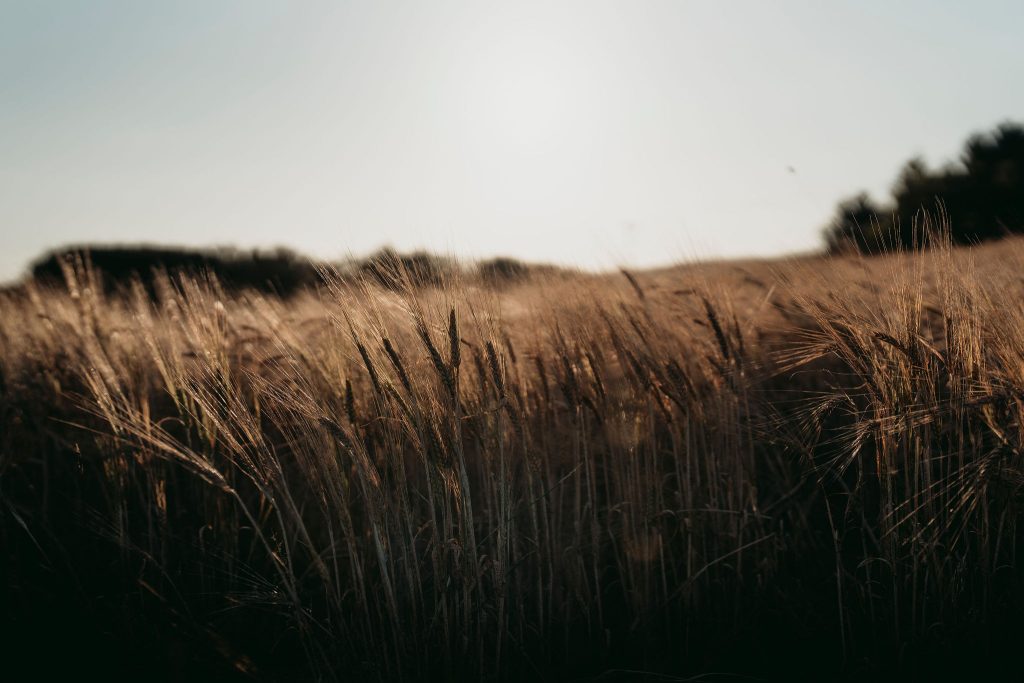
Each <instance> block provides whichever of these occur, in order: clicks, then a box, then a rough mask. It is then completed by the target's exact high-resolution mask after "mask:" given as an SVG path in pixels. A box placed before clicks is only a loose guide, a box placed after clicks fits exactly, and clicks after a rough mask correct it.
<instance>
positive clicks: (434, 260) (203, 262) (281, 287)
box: [30, 245, 554, 297]
mask: <svg viewBox="0 0 1024 683" xmlns="http://www.w3.org/2000/svg"><path fill="white" fill-rule="evenodd" d="M76 259H80V260H82V261H83V263H87V264H88V267H89V268H91V269H92V270H93V271H94V272H95V273H96V274H97V275H98V276H99V278H100V281H101V282H102V286H103V288H104V289H105V290H106V291H107V292H114V291H116V290H118V289H120V288H123V287H124V286H125V285H127V283H129V282H130V281H132V280H138V281H140V282H141V283H142V285H143V287H144V288H145V289H146V291H147V292H149V294H150V295H151V296H154V295H155V282H156V278H157V274H158V273H160V272H166V273H169V274H171V275H179V274H187V275H192V276H199V277H205V276H212V277H214V278H216V280H217V281H218V283H219V284H220V286H221V287H223V288H224V289H226V290H229V291H230V290H242V289H248V290H254V291H258V292H263V293H268V294H276V295H279V296H284V297H288V296H292V295H293V294H296V293H297V292H300V291H303V290H306V289H309V288H313V287H316V286H318V285H320V284H322V283H323V276H322V274H321V273H322V268H323V267H324V266H329V267H331V268H333V269H334V271H335V272H337V273H338V274H339V275H340V276H341V277H342V278H351V279H352V280H356V279H359V280H363V281H370V282H373V283H375V284H377V285H379V286H381V287H384V288H386V289H401V288H404V287H407V286H414V287H424V286H438V285H442V284H444V283H445V282H446V281H450V280H452V279H453V278H455V277H457V276H470V277H473V276H475V277H478V278H479V279H480V281H481V282H482V283H483V284H485V285H489V286H501V285H505V284H510V283H513V282H515V281H518V280H521V279H523V278H525V277H526V276H527V275H528V274H530V273H534V272H541V271H543V272H552V271H553V270H554V269H553V268H551V267H547V266H532V265H527V264H525V263H522V262H521V261H517V260H515V259H511V258H504V257H499V258H494V259H490V260H486V261H481V262H479V263H477V264H476V265H475V267H472V268H469V269H466V268H464V267H463V265H462V264H461V263H459V262H458V261H457V260H456V259H454V258H450V257H446V256H439V255H436V254H431V253H429V252H425V251H417V252H412V253H406V254H403V253H399V252H397V251H395V250H394V249H392V248H390V247H385V248H384V249H381V250H379V251H378V252H376V253H374V254H372V255H370V256H368V257H366V258H363V259H350V260H347V261H342V262H336V263H330V264H328V263H323V262H315V261H311V260H310V259H308V258H306V257H304V256H301V255H299V254H296V253H295V252H292V251H290V250H288V249H275V250H273V251H258V250H253V251H243V250H237V249H208V250H201V249H184V248H170V247H158V246H91V245H83V246H72V247H65V248H61V249H55V250H53V251H50V252H47V253H46V254H44V255H43V256H42V257H41V258H39V259H38V260H37V261H35V262H34V263H33V264H32V266H31V269H30V275H31V279H32V280H33V281H35V282H36V283H39V284H43V285H50V286H63V284H64V270H63V267H62V263H66V262H68V261H69V260H76Z"/></svg>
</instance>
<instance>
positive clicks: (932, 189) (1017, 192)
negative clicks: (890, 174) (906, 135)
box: [825, 123, 1024, 253]
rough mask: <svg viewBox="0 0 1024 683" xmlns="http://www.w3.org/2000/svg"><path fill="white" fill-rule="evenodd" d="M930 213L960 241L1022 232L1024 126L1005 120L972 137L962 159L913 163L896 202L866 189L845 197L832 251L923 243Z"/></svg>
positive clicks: (828, 233)
mask: <svg viewBox="0 0 1024 683" xmlns="http://www.w3.org/2000/svg"><path fill="white" fill-rule="evenodd" d="M926 215H941V216H943V218H944V219H945V220H944V223H945V224H946V229H947V230H948V233H949V237H950V239H951V240H952V241H953V242H954V243H958V244H970V243H975V242H981V241H985V240H991V239H997V238H999V237H1003V236H1006V235H1009V234H1014V233H1024V126H1021V125H1019V124H1010V123H1007V124H1003V125H1001V126H999V127H998V128H996V129H995V130H994V131H993V132H992V133H989V134H985V135H974V136H972V137H971V138H970V139H968V141H967V143H966V144H965V145H964V150H963V152H962V153H961V155H960V159H959V161H958V162H957V163H955V164H950V165H948V166H946V167H944V168H941V169H937V170H934V171H933V170H930V169H929V168H928V167H927V166H926V165H925V163H924V162H923V161H921V160H920V159H913V160H911V161H909V162H907V164H906V165H905V166H904V167H903V169H902V170H901V171H900V174H899V177H898V178H897V180H896V183H895V184H894V186H893V189H892V203H891V204H890V205H888V206H879V205H877V204H875V203H874V202H873V201H872V200H871V199H870V198H869V197H868V196H867V195H866V194H863V193H861V194H859V195H857V196H855V197H853V198H851V199H847V200H845V201H843V202H841V203H840V204H839V207H838V209H837V215H836V217H835V218H834V219H833V221H832V223H831V224H830V225H829V226H828V227H827V228H826V229H825V241H826V244H827V246H828V249H829V251H831V252H837V251H843V250H847V249H850V248H854V247H855V248H858V249H860V250H861V251H863V252H866V253H875V252H879V251H883V250H885V249H888V248H892V247H897V246H903V247H909V246H912V245H914V244H917V243H920V242H921V240H922V234H921V233H922V232H924V231H925V230H924V226H923V225H922V220H923V217H925V216H926Z"/></svg>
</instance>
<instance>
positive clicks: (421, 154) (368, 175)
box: [0, 0, 1024, 280]
mask: <svg viewBox="0 0 1024 683" xmlns="http://www.w3.org/2000/svg"><path fill="white" fill-rule="evenodd" d="M1022 8H1024V5H1022V4H1021V3H1019V2H1015V1H1014V2H971V3H964V2H937V1H923V0H913V1H901V2H892V1H891V0H886V1H875V0H860V1H856V2H854V1H850V2H827V3H823V2H795V1H794V2H772V3H768V2H761V1H752V2H743V3H740V2H724V1H721V0H714V1H710V2H686V1H682V0H680V1H678V2H643V1H631V2H602V1H600V0H585V1H581V2H537V3H530V2H520V1H516V2H506V3H501V4H498V3H491V2H476V1H472V0H467V1H465V2H434V1H432V2H385V1H382V0H374V1H372V2H371V1H367V2H356V3H343V2H336V1H332V2H259V1H256V0H238V1H237V2H228V1H222V2H209V1H207V0H175V2H138V1H137V0H120V1H115V0H90V1H88V2H86V1H84V0H83V1H78V2H75V1H67V2H40V1H39V0H28V1H25V2H17V1H15V2H11V1H10V0H7V1H6V2H5V1H4V0H0V235H2V241H0V280H5V279H9V278H12V277H15V276H17V275H18V274H19V273H20V272H21V270H22V269H23V268H24V266H25V265H26V264H27V262H28V261H29V260H30V259H31V258H33V257H35V256H37V255H38V254H39V253H40V252H42V251H43V250H45V249H47V248H50V247H53V246H57V245H61V244H66V243H70V242H74V243H81V242H107V243H109V242H132V243H139V242H153V243H168V244H181V245H225V244H231V245H238V246H242V247H257V246H258V247H267V246H274V245H285V246H290V247H293V248H295V249H298V250H300V251H303V252H305V253H308V254H310V255H314V256H318V257H322V258H333V257H338V256H343V255H347V254H350V253H351V254H357V255H358V254H363V253H367V252H369V251H371V250H374V249H376V248H378V247H380V246H382V245H385V244H390V245H392V246H394V247H396V248H399V249H402V250H406V249H414V248H427V249H431V250H437V251H442V252H448V253H455V254H458V255H464V256H469V257H485V256H490V255H495V254H504V255H510V256H516V257H520V258H524V259H529V260H540V261H553V262H558V263H569V264H578V265H582V266H585V267H610V266H614V265H618V264H629V265H632V266H640V267H642V266H650V265H657V264H664V263H668V262H671V261H674V260H679V259H683V258H692V257H695V256H702V257H709V256H745V255H774V254H780V253H786V252H792V251H799V250H806V249H811V248H815V247H817V246H818V245H819V243H820V241H819V231H820V228H821V226H822V225H823V224H824V223H825V221H826V220H827V219H828V218H829V216H830V215H831V213H832V210H833V207H834V205H835V203H836V201H837V200H839V199H840V198H842V197H844V196H847V195H849V194H852V193H854V192H856V191H857V190H859V189H867V190H870V191H872V192H874V193H875V194H876V195H879V196H880V195H883V194H884V193H885V191H886V190H887V188H888V185H889V183H890V182H891V181H892V180H893V178H894V177H895V174H896V171H897V169H898V167H899V166H900V164H902V162H904V161H905V160H906V159H908V158H909V157H910V156H912V155H917V154H920V155H923V156H924V157H925V158H926V159H927V160H928V161H930V162H932V163H938V162H942V161H946V160H948V159H950V158H952V157H953V156H954V155H955V154H956V153H957V151H958V150H959V148H960V145H961V143H962V142H963V140H964V138H965V137H966V136H967V135H968V134H969V133H971V132H975V131H981V130H987V129H990V128H991V127H993V126H994V125H995V124H997V123H999V122H1001V121H1005V120H1009V119H1014V120H1021V119H1024V88H1021V87H1020V86H1021V84H1022V83H1024V53H1022V52H1021V49H1020V42H1019V41H1020V35H1021V33H1022V30H1024V9H1022Z"/></svg>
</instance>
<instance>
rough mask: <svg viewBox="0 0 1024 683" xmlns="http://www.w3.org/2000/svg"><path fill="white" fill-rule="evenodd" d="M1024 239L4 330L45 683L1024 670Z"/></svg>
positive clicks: (18, 558)
mask: <svg viewBox="0 0 1024 683" xmlns="http://www.w3.org/2000/svg"><path fill="white" fill-rule="evenodd" d="M1022 266H1024V241H1022V240H1005V241H1002V242H998V243H993V244H989V245H985V246H982V247H976V248H973V249H967V248H952V247H949V246H942V245H939V246H938V247H937V248H934V249H931V250H929V251H927V252H921V253H916V252H907V253H894V254H889V255H885V256H878V257H871V258H867V257H857V256H850V257H843V258H838V257H836V258H825V257H811V256H808V257H802V258H793V259H787V260H779V261H743V262H721V263H705V264H693V265H684V266H678V267H674V268H669V269H664V270H658V271H647V272H641V271H637V272H625V271H624V272H619V273H609V274H600V275H595V274H585V273H557V272H542V273H540V274H537V275H535V276H527V277H525V278H524V279H522V280H519V281H516V282H510V283H507V284H503V285H495V284H494V283H489V282H484V281H483V280H481V279H480V278H478V277H476V276H474V274H473V272H472V271H471V270H467V271H466V272H465V274H464V275H462V276H460V277H451V278H449V279H447V280H446V281H444V282H441V283H440V284H438V285H436V286H427V287H424V286H418V285H415V284H414V283H413V282H412V278H410V277H409V276H408V274H407V273H404V272H400V271H396V272H394V273H392V274H391V277H392V278H393V282H391V283H390V284H391V285H392V286H389V287H382V286H380V283H379V282H377V281H373V280H359V279H352V278H348V277H344V276H343V275H342V274H340V273H330V272H327V273H325V274H324V277H325V279H326V281H327V284H326V285H325V286H323V287H320V288H318V289H315V290H309V291H306V292H303V293H301V294H298V295H296V296H293V297H290V298H287V299H284V298H280V297H275V296H272V295H267V294H258V293H255V292H249V291H241V292H229V291H225V290H224V288H222V287H221V286H220V285H219V284H218V283H217V282H216V281H213V280H211V279H209V278H205V279H204V278H200V277H190V276H179V275H176V274H174V273H170V274H163V275H161V276H160V277H158V278H157V280H156V285H155V287H154V288H153V291H149V290H147V288H146V287H143V286H142V284H141V283H135V284H134V285H132V286H128V287H125V288H123V290H122V291H119V292H115V293H111V292H109V291H107V290H106V289H105V288H104V287H103V286H102V283H100V282H99V276H98V275H97V274H96V273H95V272H94V271H93V270H92V269H91V268H90V266H89V263H88V261H87V260H86V259H80V260H77V261H66V262H65V263H64V275H65V279H66V285H64V286H57V285H48V286H41V285H39V286H36V285H31V284H30V285H27V286H26V287H24V288H21V289H17V290H11V291H9V292H7V293H5V294H3V295H2V299H0V544H2V547H3V548H4V552H3V567H2V570H0V571H2V573H3V575H4V578H5V580H4V581H3V594H2V600H3V605H4V606H3V609H2V612H3V616H2V617H0V618H2V619H3V621H4V630H5V631H6V632H8V633H9V634H11V635H9V636H7V637H5V639H4V642H5V644H6V647H5V649H6V651H7V653H8V654H7V655H5V659H7V660H8V661H9V662H10V663H11V664H10V666H12V667H13V666H15V665H17V666H25V667H28V669H29V670H32V671H35V672H37V673H41V674H42V675H45V674H46V673H47V672H51V673H52V672H57V671H63V670H65V667H66V668H67V670H69V671H75V672H79V673H85V672H106V673H107V674H108V675H110V676H120V675H122V674H126V673H128V674H133V675H135V674H139V675H145V676H147V677H148V678H150V679H156V680H164V679H166V680H195V679H198V678H210V679H220V680H224V679H231V678H236V679H238V680H321V681H336V680H366V681H390V680H531V681H533V680H567V679H570V680H658V681H664V680H684V679H685V680H752V679H753V680H765V679H771V680H877V679H879V678H886V677H890V676H897V675H898V676H902V677H904V679H905V680H906V679H909V680H913V679H914V678H915V677H920V678H928V679H930V680H934V679H935V678H936V677H944V676H951V677H952V676H959V675H967V674H971V673H973V674H978V673H980V672H983V671H995V670H996V667H1002V666H1005V665H1006V664H1007V663H1012V662H1013V659H1014V656H1015V655H1016V649H1018V643H1019V642H1020V640H1019V638H1020V637H1021V635H1022V634H1024V629H1021V627H1020V623H1019V621H1020V617H1019V615H1020V613H1021V609H1022V608H1024V594H1022V592H1021V591H1022V588H1024V581H1022V579H1024V575H1022V572H1021V570H1020V569H1019V568H1018V565H1017V551H1018V550H1020V549H1022V548H1024V545H1022V544H1024V534H1022V530H1024V529H1022V525H1021V524H1020V522H1021V521H1022V518H1021V513H1022V507H1024V462H1022V457H1024V453H1022V451H1021V449H1022V447H1024V446H1022V441H1024V426H1022V420H1024V306H1022V304H1021V301H1022V295H1024V278H1022V276H1021V273H1022V272H1024V270H1022Z"/></svg>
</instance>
